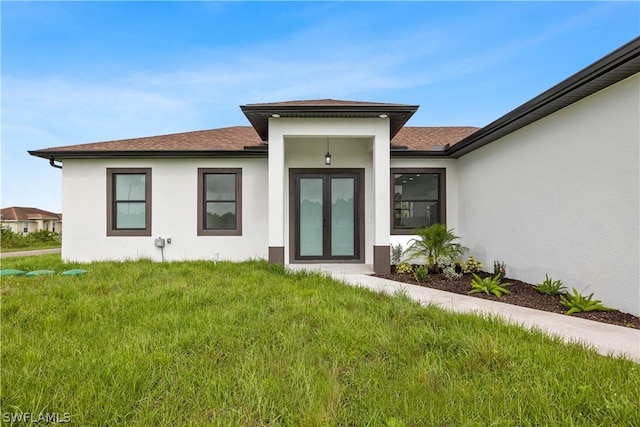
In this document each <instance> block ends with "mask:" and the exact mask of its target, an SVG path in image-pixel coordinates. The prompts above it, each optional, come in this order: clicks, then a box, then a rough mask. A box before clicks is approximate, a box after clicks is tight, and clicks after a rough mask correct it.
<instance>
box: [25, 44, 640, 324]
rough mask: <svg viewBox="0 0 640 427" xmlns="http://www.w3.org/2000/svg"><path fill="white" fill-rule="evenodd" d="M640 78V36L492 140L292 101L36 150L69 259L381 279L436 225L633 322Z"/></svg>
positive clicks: (530, 105)
mask: <svg viewBox="0 0 640 427" xmlns="http://www.w3.org/2000/svg"><path fill="white" fill-rule="evenodd" d="M639 73H640V38H638V39H635V40H633V41H631V42H630V43H628V44H627V45H625V46H623V47H621V48H620V49H618V50H616V51H614V52H612V53H611V54H609V55H607V56H606V57H604V58H602V59H601V60H599V61H597V62H596V63H594V64H592V65H590V66H589V67H587V68H585V69H584V70H582V71H580V72H579V73H577V74H575V75H574V76H572V77H570V78H568V79H567V80H565V81H563V82H561V83H559V84H558V85H556V86H554V87H553V88H551V89H549V90H548V91H546V92H544V93H543V94H541V95H539V96H537V97H536V98H534V99H532V100H531V101H529V102H527V103H525V104H524V105H522V106H521V107H519V108H517V109H515V110H514V111H512V112H510V113H508V114H506V115H505V116H503V117H501V118H499V119H498V120H496V121H495V122H493V123H491V124H489V125H487V126H485V127H484V128H482V129H476V128H470V127H442V128H434V127H407V126H405V124H406V122H407V121H408V120H409V119H410V117H411V116H412V115H413V113H414V112H415V111H416V110H417V108H418V106H416V105H401V104H387V103H372V102H351V101H336V100H317V101H292V102H280V103H266V104H249V105H244V106H241V109H242V111H243V112H244V114H245V116H246V117H247V119H248V120H249V123H250V124H251V127H232V128H224V129H214V130H205V131H197V132H189V133H181V134H175V135H163V136H155V137H149V138H137V139H129V140H121V141H110V142H101V143H93V144H81V145H73V146H66V147H57V148H48V149H43V150H37V151H30V154H32V155H34V156H39V157H43V158H46V159H49V160H50V163H51V164H52V165H53V166H57V165H56V163H55V162H62V163H63V170H62V176H63V203H64V206H65V220H66V223H67V225H66V226H65V227H66V230H65V236H64V240H63V245H62V255H63V258H64V259H66V260H78V261H91V260H99V259H128V258H137V257H149V258H153V259H157V260H160V259H161V256H163V257H166V259H168V260H177V259H217V258H220V259H229V260H245V259H249V258H266V259H268V260H269V261H270V262H272V263H279V264H285V265H289V264H295V263H307V264H311V263H360V264H365V265H370V266H371V267H372V269H373V270H374V271H375V272H378V273H385V272H388V271H389V256H390V254H389V252H390V251H389V248H390V245H391V244H395V243H403V244H406V243H407V242H408V240H409V239H410V238H411V233H412V230H413V229H414V228H415V227H419V226H425V225H430V224H433V223H436V222H442V223H446V224H447V227H448V228H453V229H455V233H456V234H458V235H459V236H460V237H461V240H460V241H461V243H462V244H464V245H466V246H468V247H469V248H470V249H471V254H472V255H474V256H475V257H476V258H478V259H479V260H481V261H482V262H484V263H485V266H486V267H487V269H489V270H491V266H492V263H493V261H494V260H500V261H504V262H506V263H507V265H508V274H509V276H510V277H513V278H517V279H521V280H525V281H528V282H529V283H538V282H540V281H542V280H543V279H544V277H545V274H547V273H548V274H549V275H550V276H552V277H553V278H554V279H561V280H563V281H564V283H565V284H566V285H567V286H569V287H572V286H575V287H576V288H578V289H580V290H581V291H586V292H589V293H590V292H594V293H595V294H596V295H597V297H598V298H599V299H602V300H603V302H604V303H605V304H607V305H610V306H614V307H616V308H619V309H621V310H624V311H627V312H630V313H634V314H636V315H640V289H639V288H640V286H639V283H640V278H639V270H640V268H639V267H640V265H639V260H638V253H640V247H639V246H640V245H639V239H640V237H639V236H640V232H639V227H638V225H639V223H638V217H639V211H640V188H639V182H640V179H639V145H640V142H639V141H640V123H639V121H640V120H639V117H640V105H639V104H640V74H639ZM497 96H499V95H497ZM329 155H330V156H329ZM326 157H329V159H327V163H330V164H326V163H325V158H326ZM329 160H330V162H329ZM159 237H162V238H170V239H171V243H170V244H169V241H168V240H167V245H166V247H164V250H163V253H162V254H161V251H160V250H158V248H157V247H156V246H155V244H156V241H155V239H157V238H159Z"/></svg>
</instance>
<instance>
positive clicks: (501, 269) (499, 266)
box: [493, 261, 507, 277]
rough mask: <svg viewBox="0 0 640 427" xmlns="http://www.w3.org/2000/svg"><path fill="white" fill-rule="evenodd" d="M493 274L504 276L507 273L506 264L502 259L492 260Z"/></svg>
mask: <svg viewBox="0 0 640 427" xmlns="http://www.w3.org/2000/svg"><path fill="white" fill-rule="evenodd" d="M493 274H494V275H496V276H497V275H500V276H501V277H505V276H506V274H507V264H505V263H504V262H502V261H493Z"/></svg>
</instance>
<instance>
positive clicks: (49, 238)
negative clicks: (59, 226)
mask: <svg viewBox="0 0 640 427" xmlns="http://www.w3.org/2000/svg"><path fill="white" fill-rule="evenodd" d="M57 235H58V233H54V232H52V231H49V230H37V231H34V232H32V233H29V234H28V236H29V238H30V239H31V240H33V241H34V242H43V243H46V242H53V241H54V240H55V239H56V236H57Z"/></svg>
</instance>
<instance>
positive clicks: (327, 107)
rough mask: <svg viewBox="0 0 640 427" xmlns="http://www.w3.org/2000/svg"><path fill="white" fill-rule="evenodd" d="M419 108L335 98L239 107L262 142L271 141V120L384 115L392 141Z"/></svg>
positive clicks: (368, 117) (363, 117)
mask: <svg viewBox="0 0 640 427" xmlns="http://www.w3.org/2000/svg"><path fill="white" fill-rule="evenodd" d="M418 107H419V106H417V105H404V104H387V103H375V102H355V101H338V100H333V99H327V100H315V101H291V102H281V103H271V104H249V105H241V106H240V108H241V109H242V112H243V113H244V114H245V116H247V119H249V122H250V123H251V125H252V126H253V128H254V129H255V130H256V132H257V133H258V135H259V136H260V139H262V140H263V141H267V140H268V139H269V118H270V117H280V118H291V117H295V118H332V119H336V118H337V119H370V118H380V116H381V115H383V114H384V115H387V117H388V118H389V137H390V139H393V137H394V136H395V135H396V134H397V133H398V131H399V130H400V129H402V127H403V126H404V125H405V123H407V121H408V120H409V119H410V118H411V116H412V115H413V113H415V112H416V110H417V109H418ZM274 115H276V116H274Z"/></svg>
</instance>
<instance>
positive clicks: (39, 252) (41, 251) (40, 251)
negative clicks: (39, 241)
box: [0, 248, 61, 258]
mask: <svg viewBox="0 0 640 427" xmlns="http://www.w3.org/2000/svg"><path fill="white" fill-rule="evenodd" d="M60 251H61V249H60V248H53V249H38V250H35V251H21V252H0V258H15V257H19V256H36V255H46V254H59V253H60Z"/></svg>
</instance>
